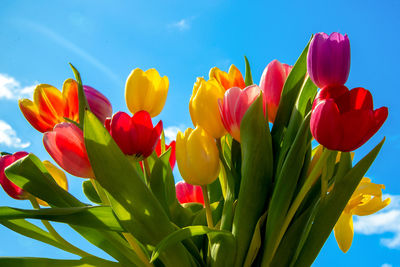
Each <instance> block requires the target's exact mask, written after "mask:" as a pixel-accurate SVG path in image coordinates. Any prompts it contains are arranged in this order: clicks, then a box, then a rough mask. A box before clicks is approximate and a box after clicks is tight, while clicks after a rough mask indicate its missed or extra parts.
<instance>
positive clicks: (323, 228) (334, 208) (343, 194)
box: [294, 139, 385, 267]
mask: <svg viewBox="0 0 400 267" xmlns="http://www.w3.org/2000/svg"><path fill="white" fill-rule="evenodd" d="M384 141H385V139H383V140H382V141H381V142H380V143H379V144H378V145H377V146H376V147H375V148H374V149H372V150H371V151H370V152H369V153H368V154H367V155H366V156H365V157H364V158H363V159H361V160H360V161H359V162H358V163H357V164H356V165H355V166H354V167H353V168H352V169H351V170H350V171H348V172H347V173H346V175H343V176H342V177H337V179H336V181H335V186H334V187H333V189H332V191H331V192H330V193H329V194H328V196H327V197H326V199H325V201H324V202H323V203H322V204H321V206H320V208H319V210H318V212H317V214H316V216H315V220H314V222H313V225H312V228H311V230H310V233H309V235H308V238H307V241H306V242H305V244H304V246H303V249H302V251H301V253H300V254H299V258H298V259H297V262H296V264H295V265H294V266H300V267H302V266H310V265H311V264H312V263H313V262H314V260H315V258H316V257H317V255H318V253H319V251H320V250H321V248H322V246H323V245H324V243H325V241H326V239H327V238H328V237H329V234H330V233H331V231H332V229H333V227H334V226H335V224H336V222H337V220H338V219H339V216H340V214H341V213H342V211H343V209H344V208H345V207H346V204H347V202H348V201H349V199H350V198H351V196H352V194H353V192H354V190H355V189H356V188H357V186H358V184H359V182H360V181H361V179H362V177H363V176H364V175H365V173H366V172H367V170H368V169H369V167H370V166H371V164H372V163H373V162H374V160H375V158H376V156H377V155H378V153H379V151H380V149H381V147H382V145H383V142H384Z"/></svg>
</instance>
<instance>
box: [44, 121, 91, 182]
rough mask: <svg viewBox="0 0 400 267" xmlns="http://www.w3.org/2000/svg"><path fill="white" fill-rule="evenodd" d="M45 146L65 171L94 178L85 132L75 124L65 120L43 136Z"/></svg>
mask: <svg viewBox="0 0 400 267" xmlns="http://www.w3.org/2000/svg"><path fill="white" fill-rule="evenodd" d="M43 143H44V147H45V148H46V150H47V152H48V153H49V154H50V156H51V157H52V158H53V159H54V161H55V162H57V164H58V165H60V166H61V167H62V168H63V169H64V170H65V171H67V172H69V173H70V174H72V175H75V176H78V177H82V178H93V177H94V174H93V170H92V167H91V165H90V162H89V158H88V155H87V152H86V148H85V142H84V139H83V132H82V130H81V129H79V128H78V127H77V126H76V125H75V124H73V123H69V122H63V123H60V124H57V125H56V126H55V127H54V129H53V131H51V132H46V133H45V134H44V136H43Z"/></svg>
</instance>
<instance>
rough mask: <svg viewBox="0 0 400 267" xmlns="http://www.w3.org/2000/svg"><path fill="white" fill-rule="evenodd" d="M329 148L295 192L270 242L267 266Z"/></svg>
mask: <svg viewBox="0 0 400 267" xmlns="http://www.w3.org/2000/svg"><path fill="white" fill-rule="evenodd" d="M331 152H332V151H331V150H328V149H324V151H323V152H322V155H321V157H320V158H319V159H318V162H317V164H315V166H314V168H313V170H312V171H311V173H310V175H309V176H308V177H307V179H306V181H305V182H304V184H303V186H302V187H301V189H300V192H299V193H298V194H297V196H296V198H295V199H294V201H293V203H292V205H291V206H290V209H289V211H288V213H287V215H286V218H285V221H284V222H283V224H282V227H281V228H280V229H279V235H278V237H277V239H276V241H275V243H274V244H272V246H273V247H272V253H271V257H270V258H269V259H268V262H267V264H266V265H265V266H269V265H270V263H271V261H272V259H273V258H274V255H275V252H276V250H277V249H278V247H279V244H280V242H281V240H282V238H283V235H284V234H285V232H286V230H287V228H288V226H289V224H290V222H291V221H292V219H293V217H294V215H295V214H296V211H297V209H298V208H299V206H300V204H301V203H302V202H303V200H304V198H305V197H306V195H307V193H308V192H309V191H310V189H311V187H312V185H313V184H314V183H315V182H316V181H317V180H318V177H320V174H321V169H322V167H323V166H324V164H325V162H326V159H327V158H328V156H329V154H330V153H331ZM268 245H269V244H268Z"/></svg>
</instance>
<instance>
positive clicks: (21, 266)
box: [0, 257, 122, 267]
mask: <svg viewBox="0 0 400 267" xmlns="http://www.w3.org/2000/svg"><path fill="white" fill-rule="evenodd" d="M0 266H18V267H53V266H57V267H118V266H122V265H121V264H119V263H117V262H112V261H108V260H101V259H98V258H89V257H88V258H82V259H79V260H59V259H48V258H33V257H0Z"/></svg>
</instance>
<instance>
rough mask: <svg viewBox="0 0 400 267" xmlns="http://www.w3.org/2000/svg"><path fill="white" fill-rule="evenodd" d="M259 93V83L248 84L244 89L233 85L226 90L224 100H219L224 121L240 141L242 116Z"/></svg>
mask: <svg viewBox="0 0 400 267" xmlns="http://www.w3.org/2000/svg"><path fill="white" fill-rule="evenodd" d="M259 95H260V88H259V87H258V86H257V85H251V86H248V87H246V88H245V89H243V90H241V89H240V88H239V87H232V88H231V89H229V90H227V91H226V92H225V95H224V98H223V100H222V101H221V99H220V100H219V101H218V105H219V113H220V115H221V119H222V123H223V124H224V127H225V129H226V130H227V131H228V132H229V133H230V134H231V135H232V137H233V138H235V139H236V141H238V142H240V123H241V122H242V118H243V116H244V114H245V113H246V111H247V109H248V108H249V107H250V106H251V104H253V102H254V101H255V100H256V99H257V97H258V96H259Z"/></svg>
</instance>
